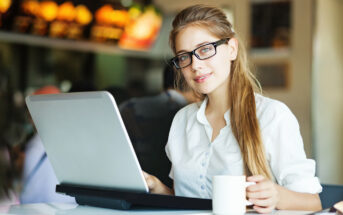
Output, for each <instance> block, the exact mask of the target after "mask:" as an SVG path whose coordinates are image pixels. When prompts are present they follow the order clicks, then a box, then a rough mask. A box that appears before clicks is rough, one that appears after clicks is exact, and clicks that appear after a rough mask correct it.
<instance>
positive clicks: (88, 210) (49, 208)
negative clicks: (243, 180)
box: [0, 203, 310, 215]
mask: <svg viewBox="0 0 343 215" xmlns="http://www.w3.org/2000/svg"><path fill="white" fill-rule="evenodd" d="M1 212H2V213H1ZM0 213H1V214H3V213H4V214H20V215H43V214H44V215H117V214H124V215H125V214H131V215H136V214H138V215H148V214H149V215H150V214H153V215H154V214H156V215H157V214H161V215H170V214H194V215H211V214H212V212H211V211H198V210H161V209H131V210H127V211H123V210H113V209H105V208H97V207H90V206H79V205H77V204H61V203H47V204H45V203H39V204H23V205H12V206H9V207H4V206H0ZM308 213H310V212H308V211H274V212H273V213H272V214H276V215H305V214H308ZM247 214H248V215H250V214H251V215H253V214H257V213H255V212H253V211H249V212H248V213H247Z"/></svg>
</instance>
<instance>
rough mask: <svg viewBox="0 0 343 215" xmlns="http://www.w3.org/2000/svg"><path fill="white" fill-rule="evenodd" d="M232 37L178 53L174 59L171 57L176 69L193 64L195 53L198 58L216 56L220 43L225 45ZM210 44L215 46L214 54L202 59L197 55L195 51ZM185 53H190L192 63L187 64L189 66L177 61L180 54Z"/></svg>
mask: <svg viewBox="0 0 343 215" xmlns="http://www.w3.org/2000/svg"><path fill="white" fill-rule="evenodd" d="M230 39H231V38H224V39H220V40H218V41H215V42H212V43H206V44H204V45H201V46H199V47H197V48H196V49H194V50H193V51H190V52H183V53H181V54H178V55H176V56H175V57H173V58H172V59H170V62H171V63H172V64H173V65H174V66H175V68H176V69H183V68H186V67H187V66H189V65H191V64H192V63H193V60H192V56H193V55H194V56H195V57H196V58H198V59H199V60H206V59H209V58H211V57H213V56H215V55H216V54H217V47H218V46H220V45H223V44H225V43H226V42H227V41H229V40H230ZM208 45H213V47H214V54H213V55H211V56H209V57H206V58H203V59H201V58H200V56H199V55H197V54H196V53H195V52H196V51H197V50H198V49H200V48H202V47H204V46H208ZM184 54H188V56H190V63H189V64H188V65H187V66H183V67H181V66H178V65H177V63H176V60H177V59H178V56H181V55H184Z"/></svg>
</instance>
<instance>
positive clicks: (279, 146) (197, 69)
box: [145, 5, 322, 213]
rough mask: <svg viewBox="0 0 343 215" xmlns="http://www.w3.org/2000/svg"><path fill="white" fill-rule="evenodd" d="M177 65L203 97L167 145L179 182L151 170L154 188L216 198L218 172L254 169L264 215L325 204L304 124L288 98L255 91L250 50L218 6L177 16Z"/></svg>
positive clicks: (173, 38)
mask: <svg viewBox="0 0 343 215" xmlns="http://www.w3.org/2000/svg"><path fill="white" fill-rule="evenodd" d="M170 44H171V47H172V49H173V51H174V53H175V57H174V58H173V59H172V63H173V64H174V67H175V68H176V70H177V73H178V74H179V82H180V84H185V85H188V86H189V87H191V88H192V89H193V90H194V92H195V93H197V94H198V95H199V96H201V97H202V98H203V101H202V102H200V103H198V104H196V103H193V104H190V105H188V106H186V107H185V108H183V109H181V110H180V111H179V112H178V113H177V114H176V116H175V118H174V120H173V124H172V126H171V130H170V133H169V139H168V143H167V146H166V152H167V155H168V157H169V159H170V161H171V163H172V168H171V171H170V177H171V178H172V179H173V180H174V188H173V189H170V188H168V187H167V186H165V185H163V184H162V183H161V182H160V180H159V179H158V178H156V177H155V176H152V175H149V174H148V173H145V178H146V181H147V183H148V186H149V188H150V191H151V192H153V193H164V194H175V195H181V196H189V197H200V198H211V195H212V185H211V180H212V176H214V175H223V174H226V175H244V174H245V175H247V176H248V177H247V180H248V181H253V182H256V185H251V186H249V187H248V188H247V197H248V200H249V201H251V202H252V203H253V204H254V209H255V210H256V211H258V212H259V213H269V212H271V211H272V210H273V209H275V208H276V209H282V210H309V211H316V210H319V209H321V202H320V199H319V196H318V193H319V192H321V189H322V188H321V186H320V183H319V181H318V178H316V177H315V162H314V161H313V160H309V159H306V155H305V152H304V149H303V142H302V138H301V135H300V131H299V125H298V122H297V120H296V118H295V117H294V115H293V114H292V113H291V111H290V110H289V109H288V108H287V106H286V105H284V104H283V103H281V102H278V101H276V100H272V99H269V98H266V97H264V96H262V95H260V94H258V93H257V92H256V90H258V88H257V87H256V80H255V78H254V77H253V75H252V74H251V73H250V71H249V67H248V63H247V59H246V51H245V49H244V47H243V46H242V44H241V43H240V42H239V39H238V36H237V35H236V33H235V32H234V30H233V28H232V25H231V24H230V23H229V21H228V20H227V18H226V16H225V14H224V13H223V12H222V11H221V10H220V9H218V8H215V7H210V6H205V5H195V6H191V7H189V8H186V9H184V10H183V11H181V12H180V13H179V14H178V15H177V16H176V17H175V19H174V21H173V29H172V31H171V33H170Z"/></svg>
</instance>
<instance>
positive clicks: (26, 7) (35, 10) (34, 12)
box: [21, 0, 39, 16]
mask: <svg viewBox="0 0 343 215" xmlns="http://www.w3.org/2000/svg"><path fill="white" fill-rule="evenodd" d="M21 9H22V10H23V12H24V13H25V14H27V15H31V16H38V14H39V2H38V1H36V0H28V1H24V2H23V3H22V4H21Z"/></svg>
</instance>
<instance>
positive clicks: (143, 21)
mask: <svg viewBox="0 0 343 215" xmlns="http://www.w3.org/2000/svg"><path fill="white" fill-rule="evenodd" d="M161 25H162V17H161V15H160V14H158V13H157V12H156V11H155V10H154V8H148V9H147V10H146V11H145V12H144V13H143V14H142V15H141V16H139V17H138V18H137V19H136V20H134V21H133V22H132V23H131V24H130V25H128V26H127V27H126V28H125V31H124V33H123V35H122V37H121V38H120V41H119V46H120V47H121V48H126V49H143V50H146V49H149V48H150V47H151V46H152V44H153V42H154V41H155V40H156V37H157V35H158V33H159V30H160V28H161Z"/></svg>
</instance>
